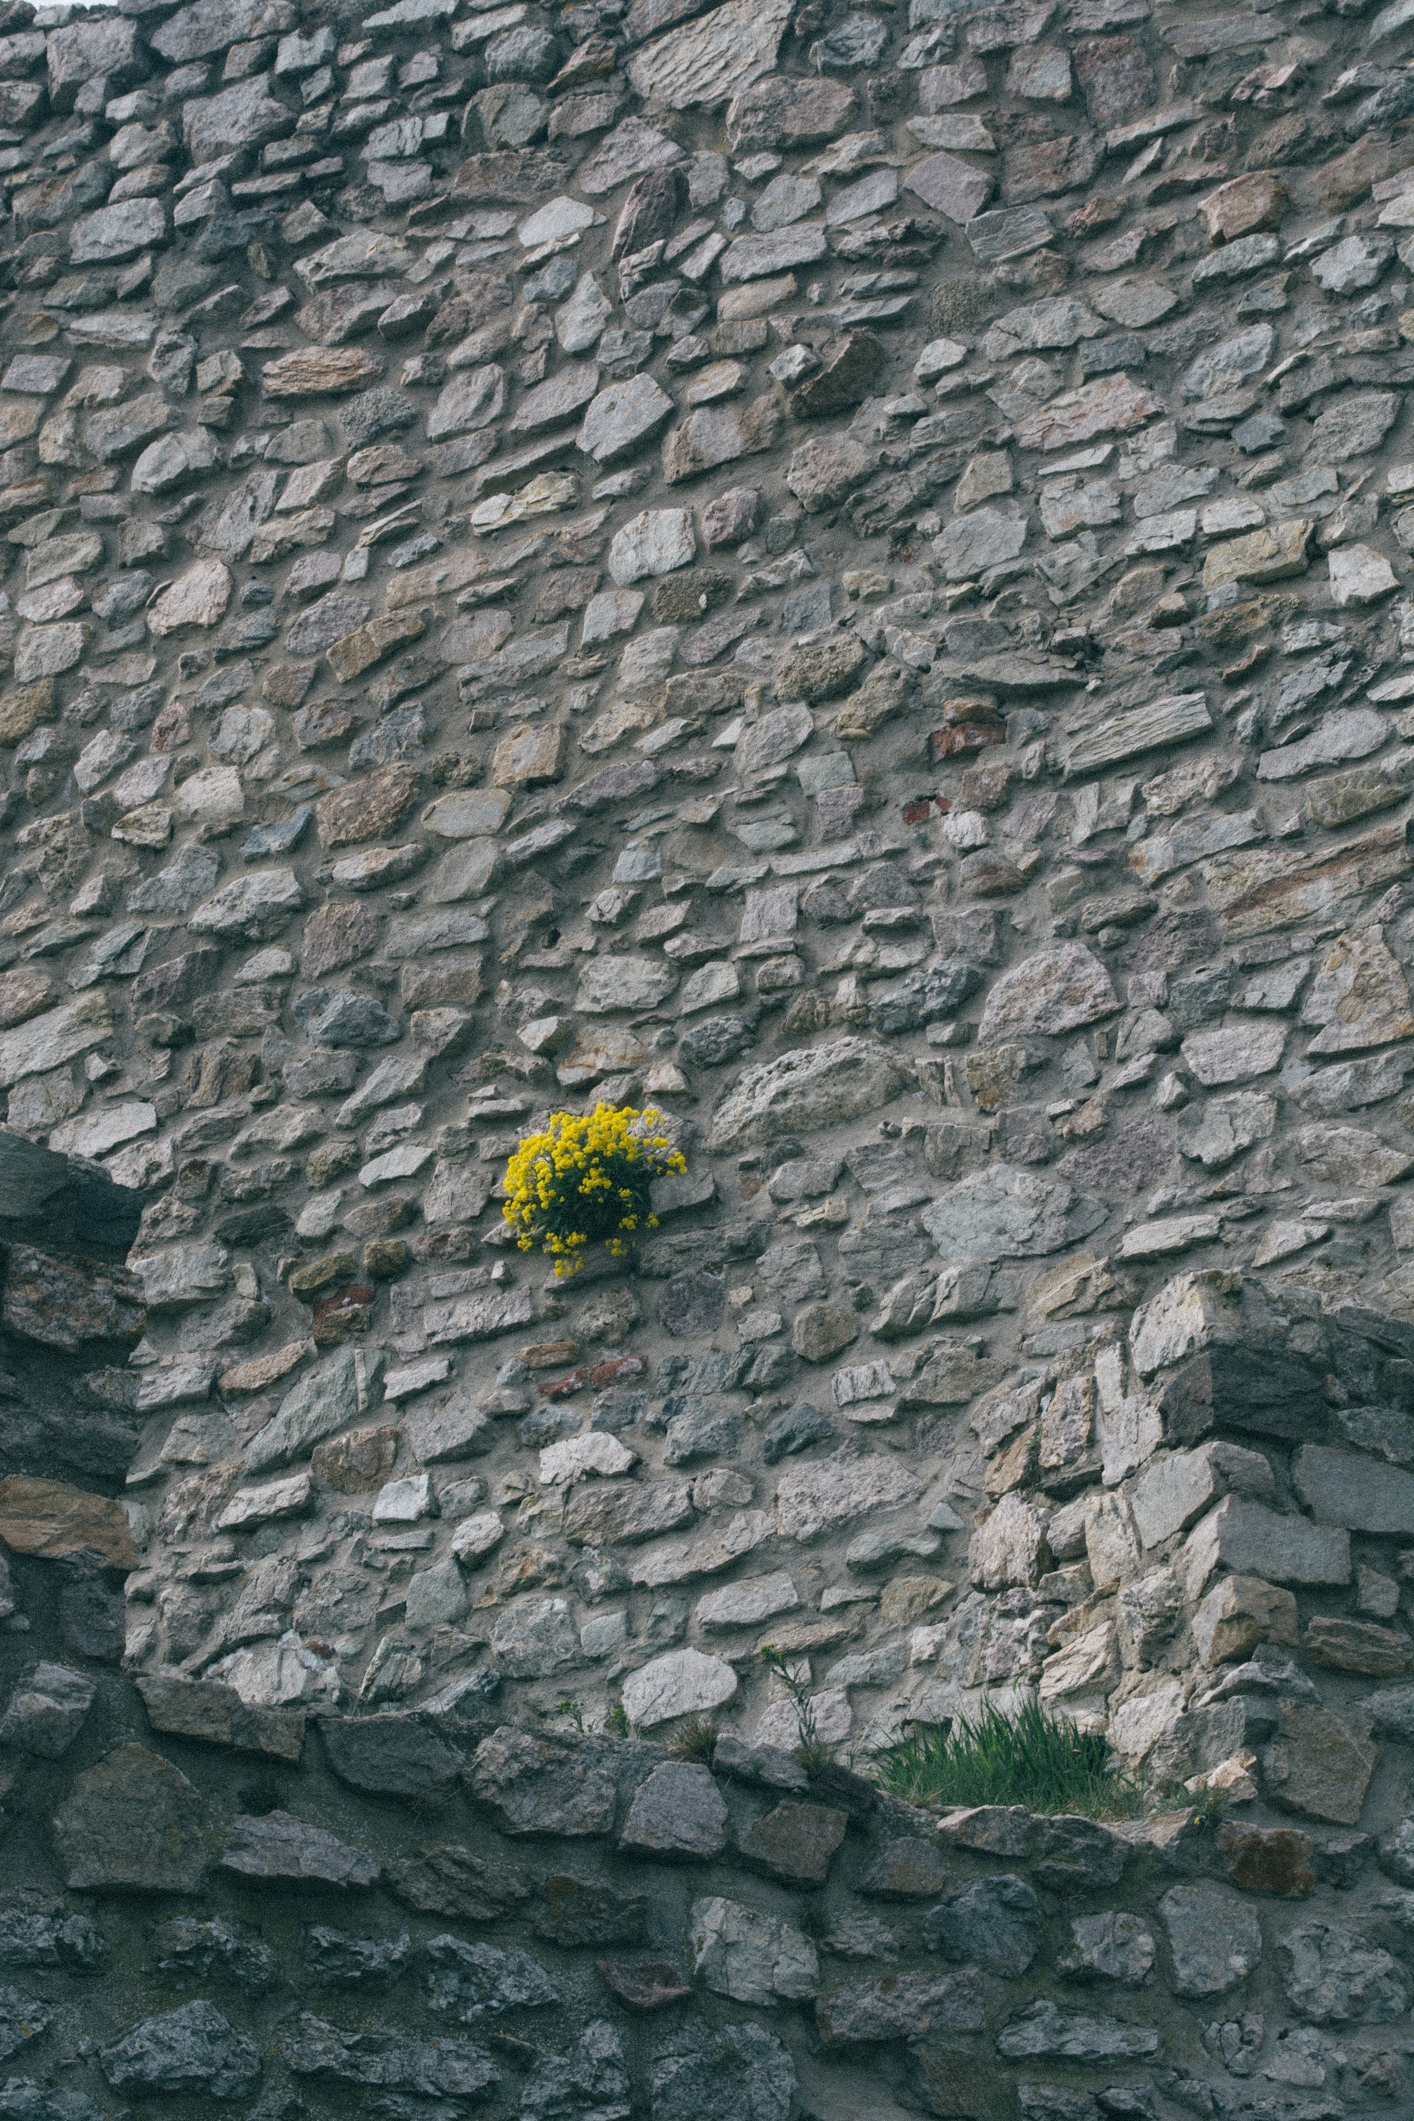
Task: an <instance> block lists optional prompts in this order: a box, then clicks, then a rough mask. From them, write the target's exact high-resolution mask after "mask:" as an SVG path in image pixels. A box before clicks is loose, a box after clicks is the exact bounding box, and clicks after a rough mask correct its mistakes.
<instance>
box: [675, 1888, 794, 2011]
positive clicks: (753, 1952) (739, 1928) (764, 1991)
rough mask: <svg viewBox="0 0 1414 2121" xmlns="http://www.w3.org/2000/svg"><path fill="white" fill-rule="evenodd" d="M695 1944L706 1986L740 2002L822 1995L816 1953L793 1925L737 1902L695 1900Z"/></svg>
mask: <svg viewBox="0 0 1414 2121" xmlns="http://www.w3.org/2000/svg"><path fill="white" fill-rule="evenodd" d="M691 1940H692V1957H693V1966H694V1969H695V1971H696V1973H697V1975H698V1976H699V1978H700V1979H701V1980H702V1982H703V1984H704V1985H705V1986H706V1987H707V1988H710V1989H712V1990H713V1991H714V1992H715V1993H716V1994H717V1995H719V1996H730V1997H731V1998H732V2000H733V2002H735V2003H755V2004H769V2003H773V2002H775V2001H777V2000H778V1999H779V2000H787V1999H788V2000H790V2001H792V2002H805V2001H807V2000H808V1999H809V1998H811V1997H812V1996H815V1995H817V1994H818V1993H819V1988H820V1971H819V1961H818V1960H817V1958H816V1955H815V1949H814V1947H813V1945H811V1944H810V1942H809V1941H808V1939H807V1938H806V1936H805V1935H804V1932H803V1931H801V1930H800V1929H798V1928H797V1927H796V1925H795V1924H794V1923H792V1922H784V1921H779V1920H777V1919H776V1918H775V1917H774V1916H771V1915H764V1914H757V1913H756V1912H755V1911H754V1910H752V1909H751V1908H748V1907H743V1906H742V1905H741V1903H740V1902H739V1901H736V1900H724V1899H720V1898H714V1899H704V1900H695V1901H694V1902H693V1905H692V1928H691Z"/></svg>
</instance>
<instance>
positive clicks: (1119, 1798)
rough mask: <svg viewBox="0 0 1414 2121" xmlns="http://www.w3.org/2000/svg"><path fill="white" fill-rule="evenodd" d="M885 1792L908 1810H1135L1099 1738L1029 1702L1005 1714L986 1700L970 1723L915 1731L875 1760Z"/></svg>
mask: <svg viewBox="0 0 1414 2121" xmlns="http://www.w3.org/2000/svg"><path fill="white" fill-rule="evenodd" d="M874 1772H875V1775H876V1777H877V1779H878V1781H879V1783H880V1784H881V1785H882V1787H883V1788H884V1789H886V1790H887V1791H888V1792H889V1794H890V1795H891V1796H893V1797H901V1798H903V1799H904V1800H905V1801H906V1802H907V1803H909V1804H923V1805H934V1806H937V1807H939V1808H940V1809H941V1808H943V1807H945V1806H949V1805H959V1806H960V1805H973V1804H1022V1805H1025V1807H1026V1809H1027V1810H1028V1811H1030V1812H1081V1813H1083V1814H1084V1815H1085V1816H1086V1817H1087V1818H1090V1819H1107V1818H1108V1819H1114V1818H1125V1817H1129V1816H1130V1815H1132V1814H1133V1813H1135V1812H1137V1811H1138V1810H1139V1809H1140V1806H1141V1802H1142V1795H1141V1792H1140V1790H1139V1787H1138V1785H1137V1784H1136V1783H1134V1782H1132V1781H1130V1780H1129V1778H1128V1777H1127V1776H1124V1775H1122V1774H1121V1773H1120V1772H1119V1770H1118V1768H1117V1766H1116V1764H1115V1762H1114V1758H1113V1755H1112V1754H1111V1752H1110V1749H1109V1747H1108V1745H1107V1744H1106V1743H1105V1741H1104V1739H1103V1738H1100V1737H1097V1736H1092V1735H1090V1734H1088V1733H1086V1732H1084V1731H1080V1730H1077V1729H1076V1727H1075V1725H1074V1724H1072V1723H1064V1722H1059V1721H1057V1720H1056V1719H1054V1718H1053V1717H1050V1716H1047V1715H1046V1713H1045V1711H1044V1710H1043V1709H1042V1708H1041V1707H1040V1706H1039V1704H1038V1703H1036V1702H1034V1701H1028V1702H1026V1703H1024V1704H1023V1706H1022V1707H1021V1708H1019V1709H1018V1710H1017V1711H1016V1713H1015V1714H1014V1715H1011V1716H1004V1715H1003V1714H1002V1713H1001V1711H1000V1710H999V1709H996V1708H994V1707H993V1706H992V1704H991V1703H990V1702H988V1701H984V1702H983V1704H982V1709H981V1713H980V1714H979V1716H978V1717H977V1720H976V1722H975V1723H969V1722H967V1721H966V1720H965V1719H964V1718H962V1717H959V1718H958V1719H957V1721H956V1722H955V1723H953V1724H952V1725H951V1727H950V1728H948V1729H946V1730H945V1729H943V1728H942V1727H941V1726H932V1727H930V1728H927V1729H920V1730H918V1731H917V1732H916V1733H915V1734H914V1736H913V1737H912V1738H910V1739H908V1740H907V1741H906V1742H905V1743H904V1744H902V1745H896V1746H892V1747H890V1749H889V1750H888V1751H887V1752H884V1753H880V1754H878V1755H877V1756H876V1758H875V1761H874Z"/></svg>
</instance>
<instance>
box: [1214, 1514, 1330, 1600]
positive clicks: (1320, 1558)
mask: <svg viewBox="0 0 1414 2121" xmlns="http://www.w3.org/2000/svg"><path fill="white" fill-rule="evenodd" d="M1182 1565H1183V1569H1184V1573H1185V1575H1186V1577H1187V1580H1188V1595H1189V1597H1190V1598H1197V1597H1198V1596H1199V1595H1200V1594H1201V1592H1202V1590H1203V1586H1204V1585H1205V1584H1206V1583H1207V1581H1208V1578H1209V1577H1210V1576H1211V1575H1212V1573H1213V1571H1214V1569H1216V1568H1219V1567H1222V1568H1227V1569H1231V1570H1232V1571H1233V1573H1234V1574H1235V1575H1239V1576H1260V1577H1262V1578H1263V1579H1264V1580H1265V1581H1266V1582H1268V1583H1310V1584H1346V1583H1349V1581H1350V1534H1349V1532H1348V1531H1346V1529H1345V1528H1344V1526H1334V1525H1316V1524H1312V1523H1311V1521H1310V1519H1309V1518H1306V1517H1297V1516H1290V1517H1282V1516H1279V1515H1278V1514H1277V1512H1276V1511H1275V1510H1268V1509H1264V1508H1263V1506H1262V1505H1261V1503H1259V1502H1249V1501H1247V1500H1246V1498H1245V1497H1243V1496H1239V1495H1227V1496H1224V1498H1223V1500H1222V1501H1221V1502H1220V1503H1219V1504H1218V1506H1217V1508H1216V1509H1214V1510H1210V1511H1209V1513H1208V1515H1207V1516H1206V1517H1205V1518H1203V1519H1202V1521H1201V1522H1200V1523H1199V1524H1198V1525H1196V1526H1195V1527H1194V1529H1193V1531H1192V1532H1190V1533H1189V1535H1188V1540H1187V1544H1186V1545H1185V1547H1184V1549H1183V1556H1182Z"/></svg>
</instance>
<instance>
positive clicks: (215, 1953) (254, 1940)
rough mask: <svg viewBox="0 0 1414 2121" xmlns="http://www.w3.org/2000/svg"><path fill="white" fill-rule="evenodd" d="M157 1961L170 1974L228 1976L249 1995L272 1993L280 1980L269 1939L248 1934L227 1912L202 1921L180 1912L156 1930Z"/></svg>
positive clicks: (200, 1978) (154, 1956) (204, 1977)
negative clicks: (237, 1926) (238, 1926)
mask: <svg viewBox="0 0 1414 2121" xmlns="http://www.w3.org/2000/svg"><path fill="white" fill-rule="evenodd" d="M152 1962H153V1965H154V1966H155V1967H156V1970H157V1972H158V1973H159V1974H164V1975H165V1976H166V1977H167V1978H168V1980H171V1979H172V1978H173V1977H174V1976H176V1977H179V1978H180V1977H181V1976H183V1975H185V1976H187V1977H189V1978H191V1979H193V1980H197V1981H210V1980H212V1979H213V1978H216V1977H224V1978H225V1979H227V1980H229V1981H234V1982H235V1984H236V1986H237V1988H239V1989H242V1990H243V1991H244V1992H245V1994H246V1995H248V1996H267V1995H269V1994H270V1992H271V1990H272V1989H276V1988H278V1987H279V1985H280V1962H279V1960H278V1959H277V1958H276V1956H275V1954H274V1952H272V1951H271V1949H270V1947H269V1945H268V1944H264V1943H262V1942H261V1940H260V1938H258V1937H246V1936H242V1935H241V1933H240V1932H239V1931H238V1930H237V1929H236V1927H235V1925H234V1924H233V1923H232V1922H230V1921H229V1920H228V1919H227V1918H226V1917H225V1916H224V1915H216V1916H213V1918H212V1920H211V1921H210V1922H201V1921H198V1920H197V1919H196V1917H195V1916H192V1915H176V1916H174V1917H173V1919H172V1920H171V1921H170V1922H164V1923H162V1924H161V1926H160V1927H159V1928H158V1929H157V1930H155V1931H154V1932H153V1936H152Z"/></svg>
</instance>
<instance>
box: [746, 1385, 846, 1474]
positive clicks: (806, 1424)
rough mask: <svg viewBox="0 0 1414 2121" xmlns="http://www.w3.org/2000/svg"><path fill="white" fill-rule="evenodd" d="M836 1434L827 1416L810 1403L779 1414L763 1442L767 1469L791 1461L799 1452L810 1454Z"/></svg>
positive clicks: (762, 1447) (803, 1401)
mask: <svg viewBox="0 0 1414 2121" xmlns="http://www.w3.org/2000/svg"><path fill="white" fill-rule="evenodd" d="M834 1433H835V1425H834V1423H833V1422H832V1421H831V1419H830V1417H829V1415H828V1414H822V1413H820V1411H819V1410H818V1408H816V1407H812V1406H811V1405H810V1403H809V1401H808V1400H804V1399H803V1400H801V1402H800V1404H799V1405H798V1406H794V1407H791V1408H790V1409H789V1410H788V1412H786V1413H784V1414H778V1415H777V1416H776V1418H775V1420H774V1421H773V1422H771V1423H770V1424H769V1425H768V1426H767V1428H766V1431H765V1433H764V1435H763V1436H762V1438H761V1456H762V1457H763V1458H764V1459H765V1461H766V1463H767V1465H768V1466H773V1465H777V1464H778V1463H779V1462H780V1460H781V1459H783V1458H789V1457H791V1456H792V1454H793V1453H795V1452H796V1451H807V1450H809V1448H810V1446H811V1444H813V1443H824V1442H825V1441H826V1439H827V1438H828V1437H831V1436H833V1435H834Z"/></svg>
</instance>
